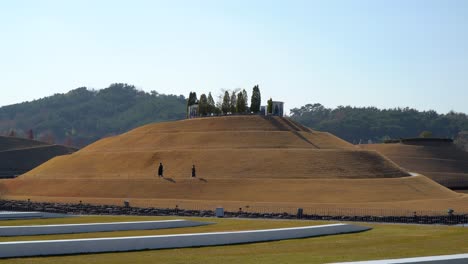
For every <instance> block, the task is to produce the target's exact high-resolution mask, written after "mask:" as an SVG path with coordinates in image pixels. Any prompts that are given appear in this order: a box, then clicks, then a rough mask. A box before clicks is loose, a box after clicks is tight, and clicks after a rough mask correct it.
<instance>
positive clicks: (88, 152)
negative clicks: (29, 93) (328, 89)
mask: <svg viewBox="0 0 468 264" xmlns="http://www.w3.org/2000/svg"><path fill="white" fill-rule="evenodd" d="M324 146H327V147H324ZM332 147H333V148H332ZM159 162H162V163H164V166H165V176H166V177H170V178H186V177H187V176H189V175H190V173H191V167H192V165H193V164H195V165H196V167H197V170H198V175H199V177H204V178H210V179H215V178H243V179H248V178H277V179H281V178H282V179H293V178H296V179H305V178H392V177H402V176H408V174H406V173H405V172H404V171H402V170H401V169H400V168H399V167H398V166H396V165H395V164H394V163H393V162H391V161H390V160H388V159H386V158H384V157H382V156H381V155H379V154H377V153H376V152H373V151H362V150H357V149H356V148H354V147H353V145H351V144H349V143H347V142H345V141H343V140H340V139H338V138H336V137H334V136H333V135H330V134H327V133H321V132H315V131H312V130H307V129H305V128H303V127H300V126H299V125H296V124H295V123H293V122H292V121H289V120H287V119H285V118H279V117H260V116H230V117H217V118H202V119H196V120H183V121H177V122H168V123H159V124H152V125H147V126H144V127H140V128H137V129H135V130H132V131H130V132H128V133H125V134H122V135H120V136H116V137H111V138H106V139H103V140H100V141H98V142H96V143H94V144H92V145H90V146H88V147H86V148H84V149H82V150H80V151H78V152H77V153H75V154H73V155H69V156H64V157H59V158H56V159H53V160H51V161H50V162H47V163H46V164H43V165H42V166H39V167H38V168H36V169H34V170H33V171H31V172H29V173H28V174H27V175H34V176H35V177H39V178H51V177H52V178H57V177H64V178H151V177H154V175H155V173H156V168H157V165H158V164H159Z"/></svg>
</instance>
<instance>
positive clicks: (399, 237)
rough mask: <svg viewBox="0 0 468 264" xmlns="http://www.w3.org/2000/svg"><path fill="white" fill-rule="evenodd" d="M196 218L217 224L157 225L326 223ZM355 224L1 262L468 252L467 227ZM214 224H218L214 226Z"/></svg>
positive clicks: (308, 258) (331, 258)
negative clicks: (330, 231) (327, 230)
mask: <svg viewBox="0 0 468 264" xmlns="http://www.w3.org/2000/svg"><path fill="white" fill-rule="evenodd" d="M190 219H192V218H190ZM195 219H200V220H205V221H207V220H208V221H210V220H211V221H213V222H217V223H218V224H217V225H211V226H202V227H196V228H180V229H172V230H159V231H158V232H156V233H158V234H161V233H179V232H178V231H181V232H184V233H186V232H187V230H190V232H192V231H195V232H205V231H206V232H208V231H220V230H247V229H258V228H274V227H286V226H296V225H309V224H311V223H312V224H322V223H324V222H311V221H269V220H239V219H212V218H195ZM325 223H330V222H325ZM354 224H358V225H366V226H371V227H373V228H374V229H372V230H370V231H367V232H361V233H356V234H345V235H335V236H323V237H315V238H306V239H292V240H283V241H274V242H265V243H252V244H243V245H231V246H217V247H201V248H183V249H166V250H148V251H138V252H125V253H103V254H87V255H74V256H57V257H37V258H17V259H6V260H0V263H39V264H41V263H77V264H78V263H169V264H173V263H207V264H210V263H213V264H214V263H329V262H337V261H357V260H370V259H385V258H403V257H417V256H429V255H444V254H459V253H468V239H467V238H468V228H463V227H448V226H423V225H397V224H367V223H354ZM215 226H216V227H218V228H219V229H217V228H215ZM183 229H185V230H183ZM112 233H114V232H112ZM115 233H124V232H115ZM143 233H144V235H148V234H149V233H152V231H144V232H143ZM156 233H154V234H156ZM100 234H105V233H100ZM109 234H111V233H109ZM42 237H45V236H42ZM48 237H50V236H48ZM36 238H37V237H36Z"/></svg>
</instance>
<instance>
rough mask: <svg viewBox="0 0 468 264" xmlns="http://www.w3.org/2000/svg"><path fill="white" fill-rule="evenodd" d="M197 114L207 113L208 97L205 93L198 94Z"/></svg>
mask: <svg viewBox="0 0 468 264" xmlns="http://www.w3.org/2000/svg"><path fill="white" fill-rule="evenodd" d="M198 114H199V115H200V116H206V115H207V114H208V99H207V98H206V94H202V95H200V101H199V102H198Z"/></svg>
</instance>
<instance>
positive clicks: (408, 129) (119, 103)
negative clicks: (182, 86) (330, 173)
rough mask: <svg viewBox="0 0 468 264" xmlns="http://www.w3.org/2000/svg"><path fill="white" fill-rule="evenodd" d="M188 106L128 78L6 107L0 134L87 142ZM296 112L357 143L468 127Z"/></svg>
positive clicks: (412, 116)
mask: <svg viewBox="0 0 468 264" xmlns="http://www.w3.org/2000/svg"><path fill="white" fill-rule="evenodd" d="M186 105H187V99H186V98H185V97H184V96H183V95H165V94H159V93H157V92H156V91H151V92H149V93H148V92H144V91H140V90H137V89H136V88H135V86H133V85H128V84H123V83H116V84H112V85H110V86H109V87H108V88H105V89H102V90H89V89H87V88H85V87H82V88H77V89H74V90H71V91H70V92H68V93H65V94H55V95H52V96H49V97H44V98H42V99H38V100H34V101H31V102H24V103H20V104H14V105H9V106H3V107H0V135H10V133H11V131H15V134H16V136H18V137H26V138H28V137H29V131H30V130H32V131H33V134H34V138H36V139H39V140H41V141H45V142H48V143H57V144H64V145H67V146H76V147H83V146H86V145H88V144H89V143H92V142H94V141H96V140H98V139H101V138H103V137H106V136H111V135H117V134H121V133H124V132H127V131H129V130H131V129H133V128H136V127H138V126H141V125H144V124H149V123H153V122H162V121H174V120H180V119H184V118H185V117H186ZM290 115H291V116H290V117H291V119H293V120H295V121H297V122H298V123H300V124H302V125H304V126H307V127H310V128H313V129H316V130H320V131H324V132H330V133H332V134H334V135H337V136H338V137H340V138H343V139H345V140H347V141H349V142H351V143H354V144H358V143H368V142H369V140H370V141H372V142H373V143H378V142H382V141H383V140H385V139H390V138H392V139H398V138H408V137H410V138H412V137H418V136H419V135H420V133H422V132H423V131H426V132H427V131H430V132H431V134H432V135H433V136H435V137H446V138H452V139H454V138H456V137H457V134H458V133H460V134H463V133H461V132H462V131H468V116H467V115H466V114H464V113H455V112H449V113H447V114H439V113H437V112H435V111H418V110H416V109H412V108H396V109H378V108H375V107H351V106H340V107H337V108H334V109H331V108H326V107H324V106H323V105H321V104H307V105H305V106H302V107H300V108H294V109H292V110H291V113H290ZM465 134H466V133H465ZM465 134H463V135H465ZM29 138H30V137H29ZM464 138H466V136H465V137H464ZM465 141H466V140H465ZM465 141H463V140H462V138H460V137H459V140H456V141H455V143H456V144H458V145H460V146H465V147H466V146H468V144H467V143H466V142H465ZM463 142H465V143H463ZM466 149H468V147H466Z"/></svg>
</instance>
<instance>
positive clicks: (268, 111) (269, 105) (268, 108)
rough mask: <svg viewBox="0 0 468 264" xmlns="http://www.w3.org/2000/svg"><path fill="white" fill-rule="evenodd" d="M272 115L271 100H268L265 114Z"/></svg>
mask: <svg viewBox="0 0 468 264" xmlns="http://www.w3.org/2000/svg"><path fill="white" fill-rule="evenodd" d="M272 113H273V100H272V99H271V98H270V100H268V105H267V114H272Z"/></svg>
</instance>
